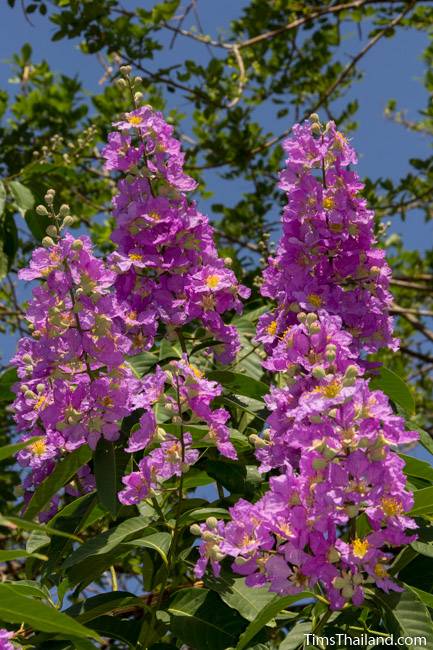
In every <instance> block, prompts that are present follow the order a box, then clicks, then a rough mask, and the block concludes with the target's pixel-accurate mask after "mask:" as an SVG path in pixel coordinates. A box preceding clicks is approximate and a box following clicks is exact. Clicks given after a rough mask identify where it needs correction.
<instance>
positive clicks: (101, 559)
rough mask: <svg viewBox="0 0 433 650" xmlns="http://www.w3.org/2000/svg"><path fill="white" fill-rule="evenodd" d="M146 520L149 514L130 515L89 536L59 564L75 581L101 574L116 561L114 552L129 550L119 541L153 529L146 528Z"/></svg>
mask: <svg viewBox="0 0 433 650" xmlns="http://www.w3.org/2000/svg"><path fill="white" fill-rule="evenodd" d="M149 520H150V517H143V516H138V517H132V518H131V519H126V520H125V521H123V522H122V523H121V524H119V525H118V526H116V527H114V528H111V529H110V530H107V531H105V532H104V533H100V534H99V535H97V536H96V537H93V538H92V539H89V540H88V541H87V542H86V543H85V544H83V545H82V546H80V547H79V548H77V549H76V550H75V551H74V552H73V553H71V555H69V557H68V558H67V559H66V560H65V562H64V563H63V569H64V570H66V571H67V573H68V576H69V577H70V579H71V580H74V581H75V582H80V581H82V580H87V579H90V578H92V577H93V576H94V575H97V574H99V573H102V572H103V571H105V569H106V568H107V567H108V566H110V565H111V564H112V562H114V561H115V560H116V557H117V555H119V556H120V555H121V554H123V555H124V554H125V553H127V552H129V551H130V547H128V546H126V545H122V543H123V542H128V541H131V540H132V539H133V538H135V537H138V536H139V535H140V534H141V533H143V531H145V530H146V529H147V530H148V532H149V534H151V533H155V532H157V531H156V530H155V529H154V528H149Z"/></svg>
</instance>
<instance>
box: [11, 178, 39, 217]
mask: <svg viewBox="0 0 433 650" xmlns="http://www.w3.org/2000/svg"><path fill="white" fill-rule="evenodd" d="M9 188H10V191H11V193H12V196H13V197H14V199H15V203H16V206H17V208H18V210H19V212H20V213H21V214H22V216H23V217H24V216H25V214H26V212H27V210H31V209H32V208H33V206H34V204H35V199H34V197H33V194H32V193H31V192H30V190H29V188H28V187H25V185H23V184H22V183H20V182H19V181H11V182H10V183H9Z"/></svg>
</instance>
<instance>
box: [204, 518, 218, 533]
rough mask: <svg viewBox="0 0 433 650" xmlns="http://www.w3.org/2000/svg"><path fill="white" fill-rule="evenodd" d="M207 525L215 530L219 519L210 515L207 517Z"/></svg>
mask: <svg viewBox="0 0 433 650" xmlns="http://www.w3.org/2000/svg"><path fill="white" fill-rule="evenodd" d="M206 525H207V527H208V528H211V529H212V530H214V529H215V528H217V527H218V519H217V518H216V517H208V518H207V519H206Z"/></svg>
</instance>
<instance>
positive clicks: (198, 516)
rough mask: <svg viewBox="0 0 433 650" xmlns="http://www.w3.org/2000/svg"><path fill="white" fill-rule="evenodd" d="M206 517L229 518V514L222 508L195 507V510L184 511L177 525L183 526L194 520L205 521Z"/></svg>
mask: <svg viewBox="0 0 433 650" xmlns="http://www.w3.org/2000/svg"><path fill="white" fill-rule="evenodd" d="M208 517H216V518H217V519H230V514H229V512H228V510H225V509H224V508H197V509H196V510H188V512H185V513H184V514H183V515H181V516H180V517H179V521H178V527H179V528H184V527H185V526H190V525H191V524H193V523H194V522H196V521H205V520H206V519H207V518H208Z"/></svg>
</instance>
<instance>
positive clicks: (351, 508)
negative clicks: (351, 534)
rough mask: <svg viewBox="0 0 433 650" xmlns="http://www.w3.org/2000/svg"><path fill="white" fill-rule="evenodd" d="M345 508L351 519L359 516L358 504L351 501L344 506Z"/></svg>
mask: <svg viewBox="0 0 433 650" xmlns="http://www.w3.org/2000/svg"><path fill="white" fill-rule="evenodd" d="M344 510H345V512H346V514H347V516H348V517H349V518H350V519H353V517H357V516H358V506H356V505H355V504H352V503H349V504H348V505H347V506H346V507H345V508H344Z"/></svg>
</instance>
